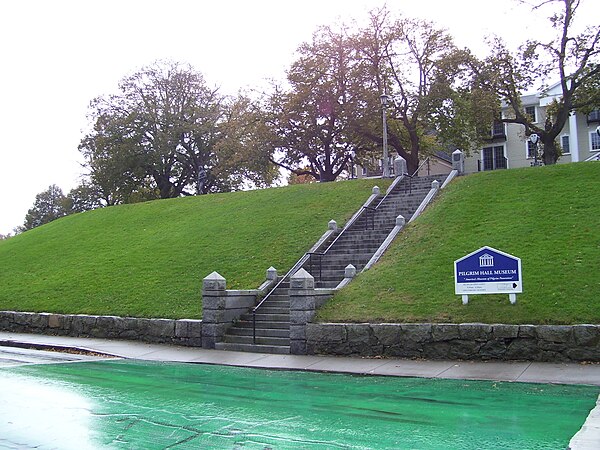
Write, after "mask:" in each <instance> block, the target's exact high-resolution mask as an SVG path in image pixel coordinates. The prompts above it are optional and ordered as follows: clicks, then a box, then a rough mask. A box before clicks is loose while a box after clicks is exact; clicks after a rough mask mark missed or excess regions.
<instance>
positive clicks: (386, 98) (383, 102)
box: [379, 94, 390, 178]
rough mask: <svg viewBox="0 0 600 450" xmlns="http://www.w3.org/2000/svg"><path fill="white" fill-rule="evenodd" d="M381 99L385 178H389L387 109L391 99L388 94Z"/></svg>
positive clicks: (382, 95)
mask: <svg viewBox="0 0 600 450" xmlns="http://www.w3.org/2000/svg"><path fill="white" fill-rule="evenodd" d="M379 98H380V99H381V114H382V116H383V178H389V176H390V160H389V158H388V136H387V120H386V117H385V116H386V114H385V107H386V106H387V104H388V101H389V100H390V97H389V96H388V95H386V94H381V96H380V97H379Z"/></svg>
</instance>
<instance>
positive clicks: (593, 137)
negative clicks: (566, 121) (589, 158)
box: [590, 130, 600, 152]
mask: <svg viewBox="0 0 600 450" xmlns="http://www.w3.org/2000/svg"><path fill="white" fill-rule="evenodd" d="M594 141H596V143H597V148H594ZM590 152H600V136H598V133H596V130H594V131H591V132H590Z"/></svg>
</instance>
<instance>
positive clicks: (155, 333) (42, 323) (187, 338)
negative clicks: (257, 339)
mask: <svg viewBox="0 0 600 450" xmlns="http://www.w3.org/2000/svg"><path fill="white" fill-rule="evenodd" d="M0 330H1V331H9V332H15V333H39V334H48V335H58V336H79V337H93V338H108V339H132V340H137V341H143V342H152V343H164V344H177V345H187V346H194V347H201V346H202V321H201V320H189V319H182V320H173V319H138V318H133V317H117V316H88V315H76V314H49V313H28V312H15V311H0Z"/></svg>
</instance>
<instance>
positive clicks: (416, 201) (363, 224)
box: [215, 175, 446, 354]
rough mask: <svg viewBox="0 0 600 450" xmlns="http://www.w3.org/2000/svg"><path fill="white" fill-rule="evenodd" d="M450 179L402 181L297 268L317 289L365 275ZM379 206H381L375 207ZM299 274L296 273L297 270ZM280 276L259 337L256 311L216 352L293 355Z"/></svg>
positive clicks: (261, 314)
mask: <svg viewBox="0 0 600 450" xmlns="http://www.w3.org/2000/svg"><path fill="white" fill-rule="evenodd" d="M444 178H446V175H430V176H424V177H418V178H417V177H415V178H409V177H403V178H402V179H401V180H400V181H399V182H398V183H396V184H395V185H394V186H393V189H392V190H391V191H390V192H388V193H387V195H385V196H384V195H383V194H380V195H379V196H378V197H377V198H375V200H374V201H373V202H371V205H373V207H370V208H365V207H363V208H362V209H361V211H359V212H358V213H357V214H356V215H355V217H356V220H354V222H353V223H351V224H350V226H348V227H347V228H346V229H344V230H343V232H338V233H334V234H333V235H332V236H331V237H330V238H329V239H328V240H327V241H326V242H324V243H323V244H322V245H321V246H320V248H321V249H323V250H322V251H317V252H313V253H312V254H307V255H305V256H304V257H303V259H302V260H301V261H299V263H300V264H299V265H298V264H297V266H299V267H297V268H296V270H299V269H300V268H303V269H304V270H306V271H307V272H308V273H310V274H311V275H312V276H313V277H314V279H315V287H316V288H329V289H333V288H336V287H338V286H339V284H340V282H342V280H344V278H345V277H346V269H347V267H348V266H349V265H352V266H353V267H354V268H355V269H356V271H357V272H360V271H361V270H363V269H364V268H365V266H366V265H367V264H368V263H369V261H370V260H371V259H372V257H373V255H374V254H375V253H376V252H377V251H378V250H379V249H380V247H381V245H382V243H383V242H384V241H385V240H386V238H387V237H388V236H389V235H390V233H391V232H392V230H393V229H394V227H395V226H396V223H397V219H396V218H397V217H398V216H399V215H401V216H403V217H404V219H405V221H406V223H408V222H409V220H410V219H411V218H412V217H413V214H414V213H415V211H417V209H418V208H419V206H420V205H421V203H422V202H423V200H424V199H425V197H426V196H427V195H428V193H429V192H430V190H431V186H432V182H433V181H434V180H438V181H440V182H441V181H443V179H444ZM375 205H377V206H376V207H374V206H375ZM294 272H295V271H294ZM291 275H293V274H292V273H290V274H288V275H286V276H285V277H280V278H279V283H278V284H277V286H276V287H275V289H273V290H272V291H271V292H270V293H269V294H268V295H267V296H266V297H265V298H266V300H265V301H264V302H263V303H262V304H260V306H259V308H258V309H257V310H256V311H255V319H256V335H254V317H253V313H252V311H250V312H248V313H246V314H243V315H242V316H241V317H240V318H239V319H238V320H237V321H235V323H234V324H233V325H232V326H231V327H230V329H229V330H228V331H227V332H226V334H225V337H224V339H223V341H222V342H217V343H216V344H215V348H216V349H220V350H234V351H248V352H259V353H260V352H262V353H281V354H288V353H290V299H289V295H288V290H289V287H290V284H289V278H288V277H289V276H291Z"/></svg>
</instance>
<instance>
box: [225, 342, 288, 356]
mask: <svg viewBox="0 0 600 450" xmlns="http://www.w3.org/2000/svg"><path fill="white" fill-rule="evenodd" d="M215 349H216V350H229V351H234V352H253V353H272V354H279V355H286V354H289V353H290V347H289V346H285V345H253V344H234V343H228V342H218V343H216V344H215Z"/></svg>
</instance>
